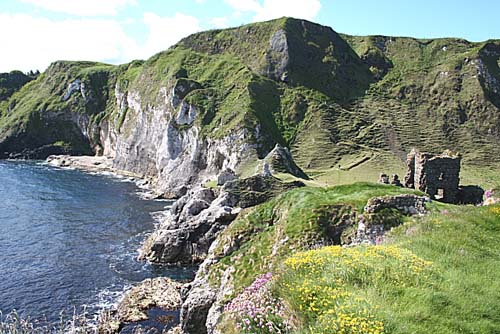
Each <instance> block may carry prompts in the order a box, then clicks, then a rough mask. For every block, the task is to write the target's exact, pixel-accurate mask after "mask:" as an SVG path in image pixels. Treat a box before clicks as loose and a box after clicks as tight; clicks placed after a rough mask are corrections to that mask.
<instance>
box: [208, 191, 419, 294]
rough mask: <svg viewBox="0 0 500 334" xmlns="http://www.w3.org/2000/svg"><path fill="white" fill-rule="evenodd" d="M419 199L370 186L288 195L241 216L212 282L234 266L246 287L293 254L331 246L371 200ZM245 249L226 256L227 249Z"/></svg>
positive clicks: (231, 228)
mask: <svg viewBox="0 0 500 334" xmlns="http://www.w3.org/2000/svg"><path fill="white" fill-rule="evenodd" d="M401 193H415V191H413V190H410V189H403V188H397V187H393V186H385V185H377V184H370V183H357V184H351V185H343V186H337V187H331V188H317V187H306V188H299V189H295V190H292V191H288V192H286V193H284V194H283V195H281V196H279V197H277V198H275V199H272V200H271V201H269V202H267V203H264V204H261V205H259V206H258V207H256V208H255V209H250V210H248V211H247V212H246V213H243V214H240V215H239V216H238V218H237V219H236V221H234V222H233V223H232V224H231V225H230V226H229V227H228V228H227V229H226V230H225V231H224V232H223V233H222V234H221V236H220V237H219V240H221V241H222V242H221V243H220V245H221V246H220V247H219V248H218V249H216V250H215V253H216V255H217V256H222V259H221V261H220V263H219V264H217V265H216V266H215V267H214V268H213V270H212V279H214V282H216V281H217V278H218V273H220V272H222V271H223V270H225V269H226V268H227V267H228V266H234V267H235V272H234V275H233V276H234V280H235V285H236V287H237V290H238V289H241V288H242V287H244V286H247V285H248V284H250V283H251V281H252V280H253V279H254V277H255V275H257V274H260V273H263V272H265V271H267V270H268V269H269V268H270V267H274V266H276V265H277V264H279V263H280V262H281V261H283V260H284V259H285V258H286V257H287V256H288V255H289V254H290V252H292V251H299V250H302V249H307V248H309V247H311V246H313V245H315V244H317V243H320V244H321V243H323V242H331V240H330V239H329V236H328V234H329V232H328V231H329V229H330V228H331V227H333V226H335V225H336V224H338V223H339V222H340V219H341V218H342V216H343V215H354V216H356V215H357V214H358V213H360V212H362V208H363V206H364V205H365V204H366V202H367V200H368V199H369V198H372V197H376V196H382V195H386V194H387V195H391V194H392V195H394V194H401ZM234 244H237V245H241V247H239V249H238V250H236V251H235V252H234V253H232V254H230V255H227V256H224V253H223V252H224V250H223V245H234Z"/></svg>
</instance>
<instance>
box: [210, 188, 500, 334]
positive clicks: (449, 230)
mask: <svg viewBox="0 0 500 334" xmlns="http://www.w3.org/2000/svg"><path fill="white" fill-rule="evenodd" d="M401 191H402V189H399V188H395V187H388V186H380V185H373V184H363V183H361V184H354V185H346V186H340V187H333V188H329V189H319V188H305V189H296V190H293V191H290V192H288V193H285V194H283V195H282V196H280V197H278V198H276V199H274V200H272V201H270V202H268V203H265V204H262V205H260V206H258V207H257V208H255V209H253V210H251V211H250V212H249V213H247V214H246V215H242V216H240V218H238V219H237V221H235V222H234V223H233V224H231V225H230V226H229V227H228V229H227V230H226V231H224V232H223V235H222V236H221V240H225V241H226V242H229V244H231V241H233V244H234V241H235V240H238V242H237V243H238V244H239V245H240V248H239V249H238V250H236V251H235V252H234V253H232V254H231V255H229V256H226V257H222V259H221V261H220V263H219V264H217V265H215V266H214V267H213V268H212V269H211V276H210V277H211V281H212V283H215V282H217V280H218V279H217V277H218V274H217V273H218V272H222V271H223V270H225V269H226V268H227V266H229V265H232V266H234V268H235V271H234V273H233V277H234V285H235V292H234V293H233V294H232V295H231V296H234V295H235V294H238V293H239V292H241V291H242V289H243V288H244V287H245V286H248V285H249V284H250V283H251V282H252V281H253V279H254V278H255V277H256V276H257V275H259V274H261V273H265V272H268V271H272V272H274V273H275V275H278V279H277V281H275V283H274V288H273V291H274V295H275V296H276V297H279V298H282V299H283V300H284V301H285V305H286V307H287V309H288V312H289V313H290V314H292V315H293V316H294V318H295V325H296V326H298V329H296V330H295V331H294V333H337V332H338V330H339V328H343V329H344V330H345V333H381V332H382V330H381V326H382V327H383V332H384V333H496V332H499V331H500V327H499V324H500V319H499V317H498V315H499V314H500V302H499V301H500V298H499V297H500V295H499V291H500V289H499V288H500V286H499V284H498V280H497V277H498V275H499V274H500V269H499V268H500V245H499V244H498V238H499V237H500V207H498V206H497V207H480V208H477V207H472V206H465V207H456V206H451V205H442V204H439V203H434V204H433V205H431V206H430V207H429V208H430V209H431V212H432V213H431V214H429V215H428V216H425V217H423V218H413V219H409V218H407V219H405V220H406V223H404V225H401V226H400V227H397V228H396V229H395V230H393V232H391V234H390V235H389V238H388V239H387V241H386V243H385V245H383V246H376V247H354V248H347V249H342V248H340V247H336V246H333V247H326V248H320V249H318V250H314V251H307V252H305V253H304V252H300V250H301V249H304V248H306V249H307V248H308V247H311V245H312V244H313V243H315V242H318V240H320V239H322V237H324V229H322V227H323V228H324V226H326V225H325V224H324V223H325V219H326V221H329V222H330V224H334V223H335V221H336V219H338V216H340V215H345V214H349V213H351V212H352V211H353V210H360V209H361V207H362V206H363V205H364V203H365V202H366V200H367V199H368V198H370V197H372V196H379V195H382V194H394V193H398V192H401ZM326 217H329V218H326ZM336 217H337V218H336ZM320 222H322V223H320ZM218 251H219V252H222V249H220V250H218ZM221 254H222V253H221ZM290 256H291V257H290ZM287 258H288V259H287ZM285 259H287V260H285ZM231 296H229V297H231ZM346 317H349V321H347V322H346V321H345V318H346ZM232 321H233V320H230V319H228V318H225V320H224V321H223V323H222V325H221V326H222V328H223V329H224V330H226V331H227V333H238V331H237V330H235V326H234V322H232ZM381 324H382V325H381ZM335 326H337V327H335ZM354 326H356V327H354ZM363 328H364V329H363ZM362 329H363V330H362ZM257 332H259V331H257ZM340 332H342V331H340ZM262 333H267V332H265V331H262Z"/></svg>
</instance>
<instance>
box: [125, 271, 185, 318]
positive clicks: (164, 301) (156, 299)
mask: <svg viewBox="0 0 500 334" xmlns="http://www.w3.org/2000/svg"><path fill="white" fill-rule="evenodd" d="M181 287H182V284H181V283H179V282H176V281H173V280H171V279H169V278H166V277H158V278H152V279H146V280H144V281H142V282H141V283H140V284H139V285H137V286H135V287H133V288H132V289H131V290H130V291H128V292H127V294H126V295H125V297H124V298H123V300H122V301H121V302H120V304H119V305H118V307H117V312H116V316H117V318H118V320H119V321H120V322H121V323H129V322H138V321H142V320H146V319H148V315H147V311H148V310H149V309H151V308H153V307H155V308H160V309H162V310H165V311H173V310H177V309H179V308H180V306H181V297H180V289H181Z"/></svg>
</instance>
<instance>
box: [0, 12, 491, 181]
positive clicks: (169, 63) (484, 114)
mask: <svg viewBox="0 0 500 334" xmlns="http://www.w3.org/2000/svg"><path fill="white" fill-rule="evenodd" d="M499 59H500V41H487V42H482V43H471V42H467V41H465V40H460V39H436V40H417V39H413V38H404V37H384V36H368V37H361V36H348V35H341V34H337V33H335V32H334V31H333V30H332V29H331V28H329V27H324V26H321V25H318V24H314V23H311V22H308V21H303V20H296V19H291V18H282V19H278V20H274V21H269V22H262V23H255V24H250V25H245V26H241V27H238V28H232V29H225V30H212V31H207V32H202V33H198V34H194V35H192V36H189V37H187V38H185V39H183V40H182V41H180V42H179V43H178V44H177V45H175V46H173V47H172V48H170V49H169V50H167V51H165V52H161V53H159V54H157V55H155V56H153V57H152V58H150V59H148V60H147V61H145V62H143V61H134V62H132V63H130V64H125V65H120V66H112V65H105V64H97V63H89V62H56V63H54V64H52V65H51V66H50V67H49V69H48V70H47V71H46V72H45V73H43V74H42V75H40V76H39V77H38V78H37V79H36V80H35V81H33V82H31V83H29V84H27V85H25V86H24V87H23V88H22V89H21V90H20V91H18V92H17V93H14V94H13V95H12V96H11V97H8V96H2V100H3V101H2V102H0V151H1V152H19V151H22V150H23V149H26V148H35V147H37V146H40V145H47V144H52V143H55V142H61V141H62V142H66V143H68V144H71V145H72V146H74V147H77V148H79V150H78V151H82V150H83V151H90V150H95V147H97V146H99V144H100V143H99V138H98V136H97V135H95V134H94V136H93V135H92V134H93V131H98V129H99V126H100V125H101V124H102V122H103V120H107V121H111V122H112V123H113V124H115V126H116V127H117V128H118V130H119V131H130V129H128V130H127V129H121V125H122V122H123V119H124V117H125V115H126V109H125V111H123V110H121V111H120V110H118V107H117V105H116V97H115V91H116V89H117V87H118V88H119V89H120V90H121V91H123V92H138V93H139V94H140V96H141V101H142V103H143V104H144V106H147V105H148V104H149V105H157V104H158V103H160V102H159V101H160V99H161V96H160V95H161V94H159V90H160V88H161V87H172V88H174V87H176V85H177V86H178V85H187V87H189V89H188V91H187V93H186V94H185V96H183V98H184V99H185V100H186V101H187V102H189V103H190V104H192V105H195V106H197V107H198V108H199V109H200V110H201V116H200V117H197V120H196V122H197V123H196V124H197V125H199V126H200V127H201V128H202V131H201V133H202V135H204V136H213V137H222V136H224V135H227V133H229V132H230V131H231V130H234V129H240V128H247V129H249V130H252V131H254V130H255V129H256V127H258V126H260V127H261V131H260V133H259V135H260V136H261V138H253V139H249V140H257V141H260V143H261V144H262V145H261V147H260V149H261V152H260V154H261V155H264V154H265V153H266V152H267V151H268V150H270V149H271V148H272V147H273V146H274V144H275V143H280V144H283V145H286V146H288V147H289V148H290V149H291V151H292V153H293V156H294V158H295V160H296V161H297V163H298V164H299V166H301V167H302V168H303V169H305V170H308V171H309V172H310V173H312V174H315V175H325V173H326V175H327V177H326V178H325V179H330V180H331V178H330V177H329V176H328V175H335V173H338V172H339V171H347V172H349V171H351V170H352V169H355V168H359V166H361V167H364V166H365V167H367V168H364V170H370V169H371V166H373V165H375V166H378V167H379V168H383V167H385V168H390V169H391V170H398V171H399V170H401V169H402V168H403V164H402V161H403V160H402V159H403V158H404V156H405V153H406V152H407V151H409V150H410V149H411V148H412V147H413V146H416V147H418V148H419V149H421V150H428V151H432V152H440V151H443V150H444V149H447V148H452V149H454V150H456V151H460V152H461V153H462V154H463V155H464V162H465V165H466V166H473V169H474V167H475V166H478V168H483V167H485V166H486V167H487V166H497V164H498V163H499V162H500V160H499V156H500V154H499V153H500V145H499V139H500V137H499V136H500V132H499V131H500V130H499V128H500V112H499V107H500V68H499ZM75 80H81V82H83V83H84V87H85V90H86V92H87V94H86V96H85V97H83V96H82V95H81V94H71V95H70V96H69V98H68V99H67V100H64V101H63V100H62V99H61V96H64V94H65V92H66V91H67V90H68V87H69V85H70V84H71V83H73V82H75ZM68 112H69V113H77V114H83V115H87V116H88V118H89V120H88V123H89V125H88V126H87V130H91V131H84V132H88V133H86V134H85V135H84V136H82V135H81V132H82V130H81V126H80V128H78V127H75V126H74V124H70V123H75V121H74V119H73V118H72V117H69V116H68V115H67V113H68ZM63 115H64V116H63ZM129 126H130V125H129ZM63 127H64V128H65V129H69V130H64V131H61V129H62V128H63ZM54 129H56V130H54ZM347 174H349V173H347ZM354 177H356V176H354Z"/></svg>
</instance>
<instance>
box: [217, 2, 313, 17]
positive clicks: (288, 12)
mask: <svg viewBox="0 0 500 334" xmlns="http://www.w3.org/2000/svg"><path fill="white" fill-rule="evenodd" d="M224 1H225V2H226V3H227V4H228V5H229V6H231V7H232V8H233V9H234V10H235V11H237V12H251V13H254V17H253V20H254V21H264V20H271V19H275V18H278V17H282V16H290V17H295V18H301V19H306V20H314V19H315V18H316V16H317V15H318V13H319V11H320V9H321V2H320V0H293V1H291V0H264V1H263V2H261V1H257V0H224Z"/></svg>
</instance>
